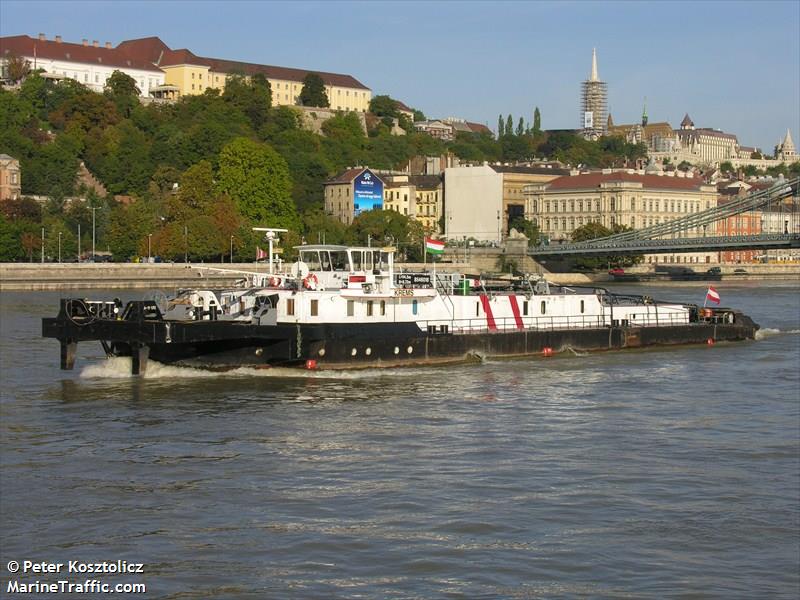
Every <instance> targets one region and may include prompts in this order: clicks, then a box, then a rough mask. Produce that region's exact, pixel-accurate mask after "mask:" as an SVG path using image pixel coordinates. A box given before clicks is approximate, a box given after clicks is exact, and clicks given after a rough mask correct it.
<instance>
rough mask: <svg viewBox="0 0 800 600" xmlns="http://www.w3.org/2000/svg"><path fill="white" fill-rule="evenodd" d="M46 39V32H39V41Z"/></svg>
mask: <svg viewBox="0 0 800 600" xmlns="http://www.w3.org/2000/svg"><path fill="white" fill-rule="evenodd" d="M44 40H45V37H44V34H43V33H40V34H39V41H40V42H43V41H44Z"/></svg>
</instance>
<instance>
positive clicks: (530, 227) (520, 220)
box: [509, 217, 540, 246]
mask: <svg viewBox="0 0 800 600" xmlns="http://www.w3.org/2000/svg"><path fill="white" fill-rule="evenodd" d="M511 229H516V230H517V231H519V232H520V233H522V234H523V235H525V237H527V238H528V246H538V245H539V241H540V232H539V226H538V225H536V223H534V222H533V221H529V220H528V219H526V218H524V217H517V218H515V219H514V220H512V221H511V223H509V230H511Z"/></svg>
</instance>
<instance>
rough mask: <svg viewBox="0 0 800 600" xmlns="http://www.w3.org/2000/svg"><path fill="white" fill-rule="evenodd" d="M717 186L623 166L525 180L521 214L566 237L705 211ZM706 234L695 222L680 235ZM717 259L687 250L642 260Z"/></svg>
mask: <svg viewBox="0 0 800 600" xmlns="http://www.w3.org/2000/svg"><path fill="white" fill-rule="evenodd" d="M672 173H675V172H674V171H673V172H672ZM716 191H717V190H716V187H715V186H713V185H706V184H705V183H704V182H703V181H701V180H700V179H698V178H694V177H689V176H686V177H680V176H678V175H672V176H670V175H669V174H655V173H650V174H645V173H644V171H640V172H633V171H632V170H626V171H616V172H603V173H589V174H580V175H574V176H567V177H560V178H558V179H555V180H553V181H551V182H549V183H540V184H532V185H528V186H526V187H525V192H524V193H525V197H526V217H527V218H528V219H529V220H531V221H533V222H534V223H536V224H537V225H538V227H539V230H540V231H541V232H542V234H543V235H545V236H547V237H548V238H549V239H550V240H551V241H569V240H571V237H572V233H573V232H574V231H575V229H577V228H579V227H582V226H584V225H587V224H589V223H599V224H601V225H603V226H604V227H607V228H609V229H612V228H613V227H614V226H616V225H620V226H627V227H630V228H632V229H642V228H645V227H650V226H652V225H660V224H662V223H666V222H669V221H672V220H674V219H677V218H681V217H685V216H688V215H689V214H691V213H697V212H701V211H704V210H708V209H710V208H713V207H715V206H716V205H717V195H716ZM705 233H706V232H705V231H704V229H703V228H701V227H697V228H695V229H693V230H691V231H688V232H684V233H683V234H682V236H685V237H699V236H702V235H704V234H705ZM709 235H710V232H709ZM717 258H718V257H717V254H716V253H711V252H706V253H703V252H690V253H679V254H678V253H676V254H654V255H648V256H647V257H646V258H645V261H646V262H650V263H663V262H666V263H710V262H716V261H717Z"/></svg>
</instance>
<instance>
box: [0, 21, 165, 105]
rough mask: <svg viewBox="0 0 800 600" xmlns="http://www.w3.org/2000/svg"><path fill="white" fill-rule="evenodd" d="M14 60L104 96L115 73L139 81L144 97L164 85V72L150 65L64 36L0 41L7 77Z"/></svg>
mask: <svg viewBox="0 0 800 600" xmlns="http://www.w3.org/2000/svg"><path fill="white" fill-rule="evenodd" d="M10 56H17V57H21V58H24V59H25V60H27V61H28V63H29V66H30V68H31V70H36V69H44V71H45V72H46V73H47V74H49V75H53V76H59V77H61V78H69V79H74V80H75V81H77V82H78V83H81V84H83V85H85V86H86V87H88V88H89V89H91V90H94V91H96V92H102V91H103V88H104V87H105V84H106V80H107V79H108V78H109V77H111V74H112V73H113V72H114V71H121V72H123V73H125V74H126V75H130V76H131V77H133V79H134V80H135V81H136V85H137V86H138V87H139V92H140V94H141V96H142V97H149V96H150V91H151V90H152V89H153V88H155V87H158V86H160V85H163V84H164V72H163V71H162V70H161V69H159V68H158V67H156V66H155V65H153V64H152V63H149V62H147V61H143V60H137V59H135V58H131V57H129V56H126V55H125V54H124V53H123V52H121V51H120V50H119V49H117V48H114V47H112V46H111V43H110V42H106V43H105V44H104V45H102V46H101V45H100V43H99V42H98V41H96V40H95V41H93V42H92V43H91V44H90V43H89V40H86V39H85V40H83V41H82V43H80V44H73V43H70V42H64V41H62V39H61V36H60V35H57V36H56V37H55V39H53V40H48V39H46V38H45V36H44V34H43V33H40V34H39V36H38V38H32V37H30V36H27V35H14V36H9V37H3V38H0V63H1V64H2V67H3V75H4V78H5V76H6V72H5V63H6V61H7V60H8V58H9V57H10Z"/></svg>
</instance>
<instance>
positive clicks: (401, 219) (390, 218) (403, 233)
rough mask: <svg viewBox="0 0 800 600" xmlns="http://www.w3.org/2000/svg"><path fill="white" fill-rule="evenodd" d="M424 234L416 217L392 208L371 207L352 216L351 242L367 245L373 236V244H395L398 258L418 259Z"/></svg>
mask: <svg viewBox="0 0 800 600" xmlns="http://www.w3.org/2000/svg"><path fill="white" fill-rule="evenodd" d="M424 237H425V234H424V232H423V230H422V225H421V224H420V223H419V222H418V221H414V220H412V219H409V218H408V217H406V216H405V215H401V214H400V213H398V212H395V211H391V210H370V211H366V212H363V213H361V214H360V215H359V216H357V217H356V218H355V219H354V220H353V224H352V225H351V227H350V231H349V242H350V243H351V244H363V245H366V244H367V242H368V241H369V240H372V243H373V245H374V246H376V245H381V244H394V245H395V246H396V247H397V249H398V254H400V257H401V260H402V259H405V260H409V261H421V260H422V243H423V239H424Z"/></svg>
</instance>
